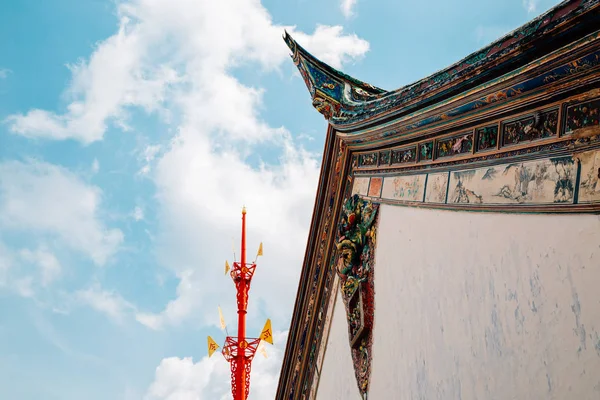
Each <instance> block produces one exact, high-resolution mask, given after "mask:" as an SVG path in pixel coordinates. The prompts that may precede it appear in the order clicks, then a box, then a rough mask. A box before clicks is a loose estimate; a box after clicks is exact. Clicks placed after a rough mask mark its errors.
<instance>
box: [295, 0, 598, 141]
mask: <svg viewBox="0 0 600 400" xmlns="http://www.w3.org/2000/svg"><path fill="white" fill-rule="evenodd" d="M599 5H600V2H598V1H597V0H577V1H576V0H566V1H563V2H562V3H560V4H558V5H557V6H555V7H553V8H552V9H550V10H548V11H547V12H545V13H544V14H542V15H540V16H539V17H537V18H535V19H533V20H531V21H529V22H528V23H526V24H525V25H523V26H521V27H520V28H517V29H515V30H513V31H512V32H510V33H508V34H506V35H504V36H503V37H501V38H500V39H498V40H496V41H494V42H493V43H491V44H490V45H488V46H486V47H484V48H482V49H480V50H478V51H476V52H474V53H471V54H470V55H468V56H467V57H465V58H463V59H462V60H460V61H458V62H456V63H454V64H452V65H450V66H449V67H447V68H444V69H442V70H440V71H437V72H435V73H433V74H432V75H430V76H428V77H425V78H423V79H420V80H419V81H417V82H415V83H412V84H409V85H406V86H403V87H401V88H399V89H396V90H393V91H385V90H383V89H380V88H377V87H375V86H373V85H370V84H368V83H365V82H362V81H360V80H358V79H355V78H353V77H351V76H348V75H346V74H344V73H342V72H340V71H338V70H336V69H334V68H332V67H331V66H329V65H327V64H326V63H324V62H322V61H321V60H319V59H318V58H316V57H314V56H313V55H312V54H310V53H309V52H308V51H306V50H305V49H304V48H303V47H302V46H300V45H299V44H298V43H297V42H296V41H295V40H294V39H293V38H292V37H291V36H290V35H289V34H288V33H287V31H286V32H285V34H284V37H283V38H284V40H285V42H286V44H287V45H288V47H289V48H290V50H291V51H292V58H293V60H294V64H295V65H296V66H297V67H298V69H299V70H300V74H301V75H302V77H303V79H304V81H305V83H306V86H307V87H308V89H309V92H310V94H311V97H312V100H313V106H314V107H315V108H316V109H317V110H318V111H319V112H320V113H322V114H323V115H324V116H325V118H326V119H327V120H329V123H330V124H331V125H333V126H334V127H335V128H336V129H338V130H342V131H352V130H355V129H360V128H361V127H362V126H364V125H365V124H369V123H371V122H373V121H374V120H379V119H380V118H382V117H385V118H387V117H389V116H390V114H396V115H397V114H398V113H401V112H402V111H404V110H406V111H408V110H410V111H411V112H413V111H415V110H416V109H418V108H419V104H423V103H424V101H425V100H428V101H439V100H442V99H443V98H444V97H446V96H448V95H450V92H452V91H454V92H455V91H456V90H465V89H466V88H467V86H469V85H475V84H477V83H478V82H479V81H481V80H482V79H490V78H491V77H492V76H491V75H492V74H494V73H496V74H498V73H499V71H501V70H502V69H504V70H506V69H507V68H509V69H514V68H517V67H518V66H519V65H518V64H517V62H521V63H525V62H526V61H527V60H526V59H525V58H526V57H525V55H526V54H525V53H526V51H530V52H533V51H534V50H535V46H534V43H535V42H537V41H538V40H539V39H540V38H541V37H545V36H546V35H548V34H550V33H552V34H554V33H557V32H559V31H560V32H563V33H564V32H565V31H568V30H570V29H572V27H570V23H571V22H573V21H574V20H575V19H576V18H577V17H579V16H581V15H582V14H585V13H587V12H588V11H590V10H592V9H597V8H598V6H599ZM596 14H597V13H596ZM596 17H597V15H596Z"/></svg>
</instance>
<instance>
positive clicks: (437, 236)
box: [318, 205, 600, 400]
mask: <svg viewBox="0 0 600 400" xmlns="http://www.w3.org/2000/svg"><path fill="white" fill-rule="evenodd" d="M380 213H381V214H380V221H379V231H378V236H377V240H378V243H377V250H376V266H375V268H376V270H375V292H376V295H375V296H376V297H375V307H376V310H375V328H374V348H373V369H372V380H371V390H370V394H369V400H379V399H427V400H429V399H527V400H529V399H532V400H536V399H540V400H542V399H561V400H562V399H569V400H570V399H577V400H584V399H600V217H599V216H594V215H540V214H538V215H519V214H500V213H473V212H452V211H435V210H426V209H418V208H412V207H397V206H387V205H382V206H381V208H380ZM338 296H339V294H338ZM333 319H334V320H333V324H332V330H331V334H330V337H329V342H328V347H327V352H326V354H325V361H324V365H323V373H322V377H321V381H320V384H319V391H318V398H319V399H323V400H334V399H355V398H358V390H357V389H356V382H355V380H354V374H353V372H352V367H351V358H350V350H349V345H348V334H347V328H346V321H345V316H344V306H343V303H342V301H341V299H338V300H337V304H336V308H335V314H334V317H333ZM349 366H350V367H349Z"/></svg>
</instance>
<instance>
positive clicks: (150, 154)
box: [138, 145, 161, 175]
mask: <svg viewBox="0 0 600 400" xmlns="http://www.w3.org/2000/svg"><path fill="white" fill-rule="evenodd" d="M160 149H161V146H160V145H150V146H146V147H145V148H144V150H143V151H142V153H141V155H140V157H139V158H140V159H141V160H142V162H143V163H144V166H143V167H142V168H141V169H140V170H139V171H138V174H140V175H146V174H148V173H149V172H150V170H151V168H152V167H151V165H152V161H154V158H156V155H157V154H158V153H159V152H160Z"/></svg>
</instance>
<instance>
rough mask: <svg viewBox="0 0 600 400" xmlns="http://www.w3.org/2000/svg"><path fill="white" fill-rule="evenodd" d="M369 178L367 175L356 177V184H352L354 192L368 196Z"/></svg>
mask: <svg viewBox="0 0 600 400" xmlns="http://www.w3.org/2000/svg"><path fill="white" fill-rule="evenodd" d="M369 179H370V178H368V177H367V178H365V177H356V178H354V185H353V186H352V194H353V195H354V194H360V195H362V196H366V195H367V192H368V191H369Z"/></svg>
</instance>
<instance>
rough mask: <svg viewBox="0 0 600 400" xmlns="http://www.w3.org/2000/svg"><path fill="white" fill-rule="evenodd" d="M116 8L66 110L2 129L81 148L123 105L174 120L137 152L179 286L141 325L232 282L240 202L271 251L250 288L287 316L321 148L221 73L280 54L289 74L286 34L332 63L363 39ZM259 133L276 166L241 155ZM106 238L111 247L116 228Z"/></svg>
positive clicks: (202, 12) (261, 19)
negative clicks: (115, 23)
mask: <svg viewBox="0 0 600 400" xmlns="http://www.w3.org/2000/svg"><path fill="white" fill-rule="evenodd" d="M119 15H120V18H121V24H120V29H119V32H118V33H117V34H115V35H114V36H113V37H111V38H109V39H107V40H105V41H104V42H102V43H100V44H99V46H98V47H97V48H96V50H95V52H94V53H93V55H92V56H91V57H90V59H89V61H88V62H80V63H79V64H77V66H75V67H72V70H73V81H72V84H71V86H70V87H69V90H68V92H69V93H70V94H71V95H72V96H73V97H74V100H73V101H72V103H71V104H70V106H69V110H68V112H67V113H65V114H61V115H59V114H52V113H48V112H46V111H40V110H32V111H30V112H29V113H27V114H26V115H17V116H13V117H11V119H10V121H12V124H11V128H12V129H13V131H15V132H16V133H20V134H23V135H26V136H44V137H52V138H55V139H61V138H67V137H69V138H74V139H78V140H80V141H82V142H84V143H89V142H91V141H94V140H99V139H101V138H102V135H103V133H104V130H105V129H106V125H107V121H114V120H120V121H124V118H125V110H126V108H127V107H133V106H136V107H143V108H144V109H146V110H148V111H152V110H157V109H161V108H165V109H167V110H168V111H169V112H172V113H174V114H177V115H178V117H177V119H176V120H177V121H180V123H179V125H178V126H177V127H176V129H175V130H174V131H176V132H177V134H176V136H175V137H174V138H173V139H172V140H171V141H170V143H168V144H155V145H152V146H147V147H146V148H145V149H144V150H143V151H142V152H141V157H140V158H141V161H142V165H143V166H142V167H141V170H140V173H141V174H150V172H151V171H153V172H154V173H153V174H152V175H151V176H150V177H151V178H152V179H154V181H155V184H156V187H157V190H158V193H157V199H158V201H159V205H160V207H161V208H160V210H159V222H160V226H161V229H162V230H161V231H159V232H157V234H156V235H155V236H156V237H157V238H156V244H157V246H158V247H159V254H160V257H161V261H162V263H163V264H164V265H166V266H168V267H169V268H170V269H171V270H172V271H173V272H174V273H175V274H176V275H177V276H178V277H179V279H180V284H179V286H178V288H177V293H176V297H175V298H174V299H173V300H172V301H171V302H169V304H167V306H166V307H165V309H164V310H163V311H162V312H160V313H154V314H152V313H143V312H140V313H139V314H137V319H138V321H140V322H142V323H144V324H146V325H148V326H150V327H153V328H159V327H163V326H164V325H165V324H167V325H168V324H177V323H180V322H181V321H183V320H185V319H186V318H189V317H190V316H191V315H192V313H193V312H194V311H195V310H198V309H199V307H201V306H202V304H203V301H204V300H206V299H211V301H214V295H219V293H220V292H221V291H222V290H223V288H224V287H229V288H231V283H230V282H228V281H223V280H221V281H220V282H221V283H220V284H219V285H215V284H214V282H215V281H214V279H218V278H221V279H222V273H221V271H220V270H221V268H220V267H217V266H220V265H222V262H223V258H224V257H226V256H227V255H229V254H230V250H229V248H230V240H229V239H230V237H231V235H234V234H237V233H238V232H239V226H238V224H237V223H236V222H237V218H236V214H238V213H239V209H240V206H241V205H242V204H244V203H245V204H246V205H248V207H249V218H250V220H249V221H250V222H249V224H250V225H249V226H250V227H251V228H250V233H251V234H252V235H253V236H252V238H251V239H250V240H256V241H258V240H263V241H264V242H265V247H266V248H268V249H269V253H268V256H267V257H265V259H264V263H261V266H260V269H259V271H258V272H257V276H256V277H255V283H254V284H253V285H254V287H256V288H257V291H258V290H260V292H261V294H260V295H258V296H257V298H256V300H259V299H261V298H262V300H264V301H266V302H267V304H268V307H269V308H270V309H272V310H269V311H272V312H274V313H275V314H277V313H279V315H280V316H282V317H284V318H288V317H289V312H288V308H289V307H291V304H292V301H293V297H292V295H291V293H294V292H295V287H296V285H297V282H296V278H297V276H298V273H299V269H300V264H301V260H302V255H303V252H304V246H305V243H306V232H307V229H308V225H309V222H310V215H311V209H312V206H313V204H314V196H315V189H316V183H317V179H318V173H319V161H318V156H317V155H314V154H309V153H307V152H305V151H304V150H302V148H301V147H300V146H299V145H298V144H297V143H296V141H295V140H294V139H293V138H292V135H291V134H290V132H288V131H287V130H286V129H285V128H283V127H272V126H269V124H267V123H266V122H265V121H264V120H263V119H262V118H261V115H260V112H259V111H260V109H261V107H262V101H263V99H262V96H263V93H264V89H262V88H260V87H251V86H247V85H244V84H243V83H242V82H241V81H239V80H238V79H237V78H236V77H234V76H233V75H232V73H231V71H232V70H233V69H234V68H236V67H239V66H243V65H246V66H249V65H251V66H257V67H259V68H262V69H263V70H265V71H269V70H277V69H278V68H280V66H281V65H282V64H283V63H284V62H285V63H288V64H287V65H288V68H290V69H292V68H293V66H292V64H291V63H290V61H289V49H287V47H286V46H285V44H284V42H283V40H282V38H281V35H282V33H283V31H284V29H287V30H288V31H289V32H290V33H292V34H293V35H294V36H295V37H296V38H297V39H298V40H299V41H300V42H301V43H302V44H303V45H304V46H305V47H306V48H307V49H308V50H309V51H311V52H313V54H315V55H316V56H318V57H321V58H322V59H323V60H324V61H325V62H328V63H330V64H331V65H332V66H333V67H336V68H339V67H341V66H342V64H343V63H345V62H350V61H353V60H355V59H357V58H359V57H362V56H363V55H364V54H365V52H367V51H368V49H369V44H368V42H366V41H364V40H362V39H360V38H358V37H357V36H356V35H355V34H345V33H344V32H343V29H342V27H341V26H322V25H320V26H317V27H316V29H315V31H314V33H312V34H306V33H303V32H299V31H296V29H295V28H294V27H284V26H281V25H275V24H273V23H272V20H271V16H270V15H269V14H268V12H267V11H266V10H265V9H264V7H263V6H262V5H261V4H260V3H259V2H258V1H256V0H248V1H237V0H236V1H234V0H229V1H221V2H217V3H215V2H198V1H195V0H194V1H192V0H177V1H170V0H169V1H168V0H157V1H148V0H135V1H129V2H125V3H122V4H121V5H120V7H119ZM215 32H218V35H216V34H215ZM38 117H39V118H38ZM40 121H42V122H40ZM83 127H86V129H80V128H83ZM264 141H269V142H270V148H275V151H277V152H279V153H280V157H279V158H280V164H276V165H261V166H260V167H258V168H253V167H251V166H250V165H249V164H248V163H247V161H246V157H247V156H248V155H249V154H250V153H252V152H253V151H256V149H257V147H256V146H258V145H260V144H261V142H264ZM110 237H112V238H113V242H120V238H121V237H120V236H108V238H110ZM282 237H285V238H286V239H285V240H284V241H282V240H281V238H282ZM108 238H107V239H108ZM192 238H193V240H192ZM223 243H224V244H223ZM256 244H258V243H256ZM213 266H214V269H212V268H213ZM272 281H277V282H280V284H278V285H271V284H270V282H272ZM211 282H213V283H211ZM280 298H282V299H284V300H283V301H278V300H279V299H280ZM275 309H277V310H278V311H274V310H275Z"/></svg>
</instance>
